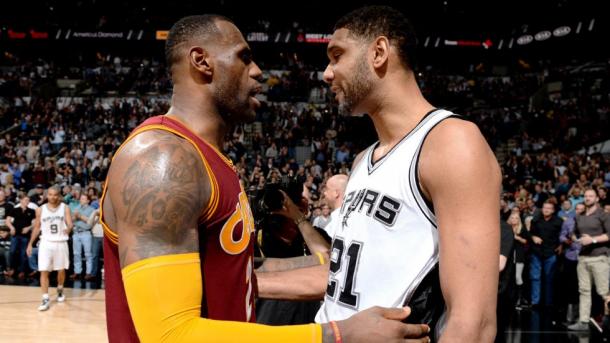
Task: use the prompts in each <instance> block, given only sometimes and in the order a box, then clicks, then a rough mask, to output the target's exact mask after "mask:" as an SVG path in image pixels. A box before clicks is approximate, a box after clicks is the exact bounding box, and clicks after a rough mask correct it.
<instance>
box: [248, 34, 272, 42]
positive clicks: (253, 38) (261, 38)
mask: <svg viewBox="0 0 610 343" xmlns="http://www.w3.org/2000/svg"><path fill="white" fill-rule="evenodd" d="M246 40H247V41H248V42H268V41H269V35H268V34H267V33H265V32H250V33H248V35H247V36H246Z"/></svg>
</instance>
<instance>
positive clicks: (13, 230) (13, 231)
mask: <svg viewBox="0 0 610 343" xmlns="http://www.w3.org/2000/svg"><path fill="white" fill-rule="evenodd" d="M15 234H16V232H15V229H11V237H13V236H15Z"/></svg>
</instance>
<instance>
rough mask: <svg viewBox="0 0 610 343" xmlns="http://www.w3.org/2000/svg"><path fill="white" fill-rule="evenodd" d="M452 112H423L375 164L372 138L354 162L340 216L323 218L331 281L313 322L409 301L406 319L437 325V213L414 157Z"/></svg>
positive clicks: (441, 303)
mask: <svg viewBox="0 0 610 343" xmlns="http://www.w3.org/2000/svg"><path fill="white" fill-rule="evenodd" d="M451 116H454V114H453V113H451V112H449V111H445V110H435V111H432V112H430V113H428V114H427V115H426V116H425V117H424V118H423V119H422V120H421V122H420V123H419V124H418V125H417V126H416V127H415V128H414V129H413V130H412V131H411V132H410V133H409V134H408V135H407V136H405V137H404V138H403V139H402V140H401V141H400V142H399V143H398V144H396V146H394V148H392V150H390V151H389V152H388V153H387V154H386V155H385V156H384V157H382V158H381V159H379V160H378V161H376V163H372V156H373V151H374V150H375V147H376V146H377V144H378V143H375V144H373V145H372V146H371V147H369V148H368V149H367V150H366V152H365V154H364V156H363V158H362V160H361V161H360V162H358V164H357V165H356V166H354V170H353V171H352V174H351V176H350V178H349V181H348V184H347V188H346V190H345V195H344V200H343V204H342V206H341V208H340V209H339V211H340V213H339V215H338V218H336V219H337V220H335V219H333V220H331V222H330V223H329V226H331V225H332V228H329V229H330V230H329V231H332V232H334V237H333V244H332V248H331V257H330V258H331V262H330V263H331V265H330V272H329V281H328V288H327V290H326V296H325V299H324V304H323V305H322V307H321V308H320V310H319V312H318V314H317V315H316V322H318V323H324V322H328V321H331V320H342V319H346V318H348V317H350V316H351V315H353V314H354V313H356V312H358V311H362V310H365V309H367V308H370V307H373V306H384V307H401V306H403V305H405V304H408V305H409V306H411V308H412V310H413V313H412V315H410V316H409V318H408V320H409V322H413V323H428V324H431V328H432V329H433V330H434V328H435V327H436V329H439V328H440V327H441V326H442V325H436V324H437V322H438V321H439V320H440V319H439V317H441V315H442V313H443V312H444V301H443V298H442V294H441V293H440V284H439V281H438V268H437V265H438V252H439V246H438V232H437V228H436V218H435V216H434V213H433V211H432V209H431V207H432V206H431V205H429V204H427V203H426V201H425V200H424V198H423V196H422V194H421V191H420V190H419V181H418V177H417V161H418V157H419V152H420V151H421V146H422V143H423V141H424V139H425V137H426V136H427V134H428V132H429V131H430V130H431V129H432V128H433V127H434V126H435V125H436V124H438V123H439V122H440V121H442V120H443V119H446V118H448V117H451ZM437 332H438V331H437Z"/></svg>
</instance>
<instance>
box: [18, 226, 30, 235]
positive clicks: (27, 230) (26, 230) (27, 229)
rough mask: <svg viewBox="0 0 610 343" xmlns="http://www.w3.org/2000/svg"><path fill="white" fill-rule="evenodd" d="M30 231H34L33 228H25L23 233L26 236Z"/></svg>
mask: <svg viewBox="0 0 610 343" xmlns="http://www.w3.org/2000/svg"><path fill="white" fill-rule="evenodd" d="M30 230H32V227H31V226H28V227H24V228H23V231H21V232H22V233H23V234H24V235H25V234H26V233H28V232H30Z"/></svg>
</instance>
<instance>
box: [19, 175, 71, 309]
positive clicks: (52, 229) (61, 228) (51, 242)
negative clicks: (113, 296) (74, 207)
mask: <svg viewBox="0 0 610 343" xmlns="http://www.w3.org/2000/svg"><path fill="white" fill-rule="evenodd" d="M47 199H48V203H46V204H44V205H42V206H40V207H39V208H38V209H36V221H35V223H34V232H33V233H32V237H31V239H30V243H29V244H28V248H27V254H28V256H30V255H31V254H32V244H33V243H34V242H35V241H36V239H37V238H38V235H39V234H41V236H40V245H39V247H38V270H39V271H40V288H41V289H42V303H41V304H40V306H38V310H39V311H46V310H48V309H49V305H50V304H49V303H50V299H49V273H50V272H52V271H57V302H63V301H65V299H66V298H65V296H64V294H63V287H64V281H65V279H66V269H68V268H69V267H70V255H69V252H68V239H69V237H70V231H71V230H72V226H73V225H72V217H71V216H70V208H69V207H68V206H66V205H65V204H64V203H63V202H61V198H60V190H59V187H57V186H53V187H51V188H49V190H48V193H47Z"/></svg>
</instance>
